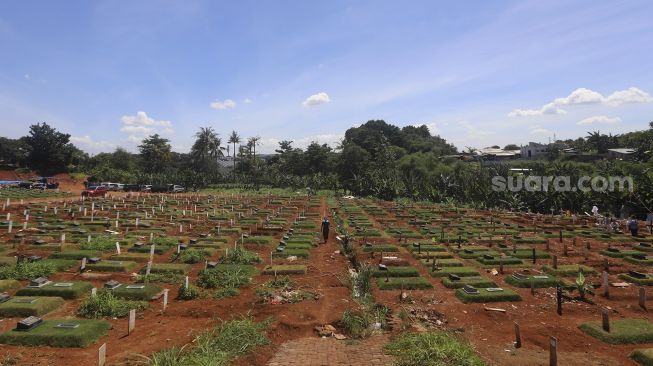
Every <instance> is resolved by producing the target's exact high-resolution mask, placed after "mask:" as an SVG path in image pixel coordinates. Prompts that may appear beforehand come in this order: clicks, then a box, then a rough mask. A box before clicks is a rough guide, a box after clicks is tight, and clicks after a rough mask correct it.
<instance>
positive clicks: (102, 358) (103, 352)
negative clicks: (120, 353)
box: [97, 343, 107, 366]
mask: <svg viewBox="0 0 653 366" xmlns="http://www.w3.org/2000/svg"><path fill="white" fill-rule="evenodd" d="M97 353H98V359H97V364H98V366H104V365H105V364H106V363H107V344H106V343H104V344H102V345H101V346H100V348H99V349H98V352H97Z"/></svg>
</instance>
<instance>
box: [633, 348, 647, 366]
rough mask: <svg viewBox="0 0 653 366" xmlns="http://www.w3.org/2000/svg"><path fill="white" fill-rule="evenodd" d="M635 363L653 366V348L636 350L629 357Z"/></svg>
mask: <svg viewBox="0 0 653 366" xmlns="http://www.w3.org/2000/svg"><path fill="white" fill-rule="evenodd" d="M628 357H630V358H632V359H633V360H634V361H635V362H637V363H639V364H640V365H643V366H653V348H640V349H636V350H634V351H633V352H631V353H630V355H628Z"/></svg>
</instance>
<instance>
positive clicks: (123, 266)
mask: <svg viewBox="0 0 653 366" xmlns="http://www.w3.org/2000/svg"><path fill="white" fill-rule="evenodd" d="M137 266H138V263H136V262H132V261H100V262H98V263H89V264H87V265H86V269H87V270H89V271H98V272H126V271H130V270H133V269H134V268H136V267H137Z"/></svg>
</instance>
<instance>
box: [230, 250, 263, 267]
mask: <svg viewBox="0 0 653 366" xmlns="http://www.w3.org/2000/svg"><path fill="white" fill-rule="evenodd" d="M260 261H261V258H260V257H259V256H258V254H256V253H255V252H250V251H249V250H247V249H245V248H243V247H241V246H238V247H236V248H235V249H230V250H229V253H227V254H225V255H224V256H222V258H220V262H222V263H224V264H254V263H259V262H260Z"/></svg>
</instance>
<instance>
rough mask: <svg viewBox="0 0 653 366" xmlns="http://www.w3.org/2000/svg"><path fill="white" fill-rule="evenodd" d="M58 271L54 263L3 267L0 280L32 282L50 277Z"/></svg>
mask: <svg viewBox="0 0 653 366" xmlns="http://www.w3.org/2000/svg"><path fill="white" fill-rule="evenodd" d="M56 270H57V267H56V266H55V265H54V264H52V263H47V262H43V261H38V262H32V263H27V262H21V263H17V264H16V265H15V266H1V267H0V280H31V279H34V278H38V277H50V275H52V274H53V273H54V272H56Z"/></svg>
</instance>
